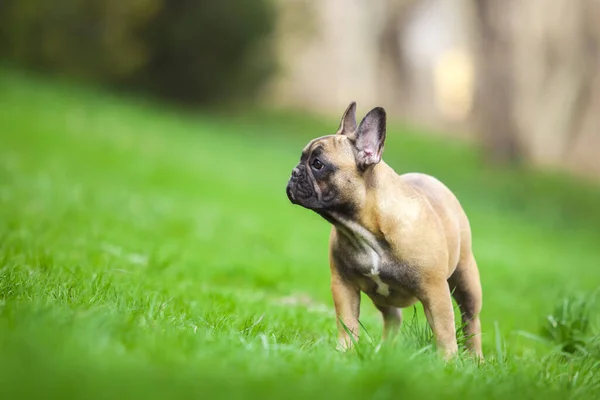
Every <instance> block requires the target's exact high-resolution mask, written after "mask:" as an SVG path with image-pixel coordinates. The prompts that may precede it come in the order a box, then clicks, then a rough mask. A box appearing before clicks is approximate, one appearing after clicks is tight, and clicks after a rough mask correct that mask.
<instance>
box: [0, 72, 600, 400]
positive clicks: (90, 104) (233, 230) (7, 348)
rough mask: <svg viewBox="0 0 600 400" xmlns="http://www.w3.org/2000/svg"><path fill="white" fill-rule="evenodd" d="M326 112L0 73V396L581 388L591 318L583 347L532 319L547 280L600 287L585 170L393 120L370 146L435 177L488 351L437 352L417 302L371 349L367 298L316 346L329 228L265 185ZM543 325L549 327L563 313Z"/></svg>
mask: <svg viewBox="0 0 600 400" xmlns="http://www.w3.org/2000/svg"><path fill="white" fill-rule="evenodd" d="M340 111H343V110H340ZM366 111H367V110H364V109H362V108H361V105H360V104H359V113H360V112H362V113H364V112H366ZM336 127H337V120H336V119H329V120H327V119H318V118H316V117H310V116H306V115H302V114H293V113H292V114H287V113H273V112H269V113H267V112H259V111H254V112H252V113H247V114H245V115H236V116H231V115H227V114H217V113H213V114H208V113H207V114H199V115H192V114H191V113H189V112H188V113H184V112H176V111H173V109H168V108H167V107H166V106H161V105H159V104H153V103H143V102H140V101H135V100H126V99H123V98H119V97H116V96H113V95H108V94H106V93H104V92H100V91H94V90H91V89H78V88H76V87H72V86H67V85H65V84H59V83H52V82H49V81H43V80H42V81H39V80H35V79H33V78H30V77H29V78H28V77H24V76H22V75H21V74H16V73H15V72H11V71H6V70H3V71H0V368H1V373H0V393H2V394H0V397H1V398H5V399H9V398H17V397H22V398H31V397H32V396H34V395H35V396H38V397H43V398H71V397H80V398H86V399H90V398H113V397H115V396H119V397H123V398H134V397H135V398H137V397H139V398H151V397H152V398H154V397H161V398H175V397H182V398H183V397H190V398H191V397H194V398H216V397H219V398H232V397H254V396H257V397H262V398H287V397H290V398H292V397H293V398H299V397H317V398H332V399H333V398H377V399H380V398H403V399H406V398H438V397H440V396H446V398H462V399H467V398H477V399H480V398H486V399H488V398H498V399H506V398H509V397H510V398H568V397H577V396H584V397H586V398H597V397H595V396H598V395H599V394H600V389H599V385H600V376H598V375H600V374H598V373H596V375H594V373H595V371H597V370H599V369H600V367H599V366H598V364H595V363H598V362H599V360H600V345H598V343H597V342H593V341H590V342H585V340H587V339H589V338H592V337H593V335H594V334H599V333H600V330H598V328H597V325H596V326H594V325H592V327H590V328H589V329H587V330H586V328H585V327H581V329H580V330H581V334H580V335H581V337H582V338H583V339H582V340H583V341H582V342H581V343H582V345H583V346H585V348H586V351H588V353H589V354H588V355H584V354H583V353H582V352H581V353H577V354H575V355H574V356H570V357H566V358H561V357H560V356H559V355H558V353H557V351H556V349H555V348H553V347H551V346H550V345H547V344H544V343H542V342H541V341H540V340H539V339H537V338H536V337H532V336H531V335H540V334H541V333H542V329H543V327H544V326H546V325H547V324H548V320H547V316H548V315H549V314H553V315H555V316H556V315H558V314H560V307H559V311H555V306H556V305H557V304H562V303H561V302H562V301H563V299H564V298H565V296H570V295H579V294H583V295H588V294H590V293H592V292H593V291H594V290H596V289H597V288H598V287H599V286H600V267H599V266H600V193H599V190H598V188H593V187H585V186H583V185H577V184H574V183H568V182H567V181H565V180H564V179H561V178H552V177H544V176H540V175H539V174H538V175H537V176H536V174H533V173H525V172H517V171H514V172H511V171H506V170H505V171H501V170H492V169H491V168H489V167H486V165H485V164H484V163H482V162H481V160H480V159H479V157H478V156H477V153H475V152H474V151H473V150H472V149H471V148H469V147H468V146H467V145H464V144H458V143H452V142H448V141H445V140H443V139H435V138H434V136H430V135H421V134H419V131H418V130H415V129H408V128H405V127H404V128H403V127H401V126H398V125H396V126H391V127H390V128H389V133H388V142H387V145H386V150H385V154H384V158H385V159H386V160H387V162H388V163H389V164H390V165H392V166H393V167H394V168H395V169H396V170H397V171H398V172H405V171H421V172H426V173H431V174H434V175H435V176H437V177H438V178H440V179H441V180H443V181H444V182H445V183H446V184H447V185H448V186H450V187H451V188H452V189H453V190H454V191H455V193H456V194H457V196H458V197H459V199H460V200H461V202H462V203H463V205H464V207H465V209H466V211H467V213H468V214H469V216H470V219H471V223H472V227H473V231H474V248H475V254H476V256H477V258H478V262H479V266H480V270H481V276H482V281H483V290H484V310H483V313H482V322H483V331H484V337H483V341H484V351H485V354H486V356H487V363H486V364H485V365H483V366H477V365H475V364H473V363H471V362H469V361H468V360H462V361H460V362H458V363H457V364H456V365H444V364H443V363H442V362H441V361H439V360H438V359H437V358H436V357H435V354H434V353H433V351H432V349H431V348H430V347H427V345H428V344H429V342H428V332H427V330H426V329H425V325H424V323H425V321H424V318H423V317H422V313H421V309H420V306H418V307H417V313H416V314H414V310H413V309H408V310H405V321H406V324H405V331H404V332H403V334H402V335H401V337H400V338H399V339H398V343H397V346H395V347H394V348H386V347H384V348H382V349H381V350H380V351H376V345H377V342H378V340H379V337H380V330H381V322H380V319H379V316H378V314H377V313H376V311H375V309H374V307H373V306H372V305H371V304H370V302H369V301H368V299H366V298H364V301H363V306H362V322H363V324H364V325H365V327H366V328H367V330H368V333H369V335H366V336H365V337H364V340H363V342H362V345H361V346H360V348H359V351H358V352H357V353H355V354H340V353H338V352H336V351H335V350H334V347H335V344H334V340H335V319H334V316H333V309H332V303H331V300H330V294H329V275H328V274H329V269H328V265H327V238H328V234H329V226H328V225H327V223H326V222H325V221H323V220H321V219H320V218H318V217H317V216H315V215H312V214H311V213H309V212H307V211H306V210H303V209H301V208H299V207H294V206H292V205H291V204H289V202H288V200H287V198H286V196H285V184H286V182H287V179H288V177H289V174H290V171H291V168H292V167H293V166H294V165H295V163H296V162H297V160H298V158H299V156H300V151H301V149H302V147H303V146H304V144H305V143H306V142H307V141H308V140H309V139H310V138H312V137H315V136H318V135H322V134H326V133H331V132H333V131H334V130H335V128H336ZM585 301H586V304H589V305H591V307H592V309H591V315H592V317H591V318H592V321H591V322H592V323H595V322H597V320H594V319H593V318H594V316H595V315H597V312H598V310H599V308H598V307H595V306H594V305H593V304H592V303H589V302H588V300H585ZM568 304H569V305H570V306H571V307H572V308H574V309H575V310H574V311H577V310H578V309H579V308H577V305H573V303H568ZM414 318H416V322H415V320H414ZM565 319H566V320H565V322H566V323H570V322H585V315H579V316H574V314H573V310H571V311H568V312H567V314H566V317H565ZM560 329H562V330H563V331H564V332H566V333H564V335H563V337H561V338H559V339H557V340H556V341H555V342H553V343H552V344H553V345H557V344H558V345H560V344H564V342H565V341H569V340H571V339H572V338H571V336H572V335H576V334H577V332H578V330H577V326H563V327H562V328H561V326H560V324H559V325H557V328H556V329H555V331H554V332H555V333H556V332H558V330H560ZM561 332H562V331H561ZM569 335H571V336H569ZM578 398H580V397H578Z"/></svg>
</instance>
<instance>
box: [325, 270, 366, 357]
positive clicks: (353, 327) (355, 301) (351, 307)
mask: <svg viewBox="0 0 600 400" xmlns="http://www.w3.org/2000/svg"><path fill="white" fill-rule="evenodd" d="M331 294H332V295H333V304H334V307H335V314H336V319H337V328H338V345H337V349H338V350H341V351H345V350H348V349H350V348H351V347H352V344H353V341H358V337H359V323H358V318H359V316H360V290H359V289H358V288H357V287H355V286H354V285H352V284H351V283H350V282H348V281H346V280H344V279H342V278H341V277H340V276H339V274H338V273H337V272H336V269H335V268H332V273H331Z"/></svg>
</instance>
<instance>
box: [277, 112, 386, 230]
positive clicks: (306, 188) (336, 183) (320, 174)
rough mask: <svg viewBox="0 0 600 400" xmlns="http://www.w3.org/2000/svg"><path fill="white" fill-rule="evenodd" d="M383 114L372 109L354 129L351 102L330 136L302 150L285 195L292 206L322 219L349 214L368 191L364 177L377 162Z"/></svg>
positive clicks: (378, 159) (381, 136)
mask: <svg viewBox="0 0 600 400" xmlns="http://www.w3.org/2000/svg"><path fill="white" fill-rule="evenodd" d="M385 134H386V112H385V110H384V109H383V108H381V107H376V108H374V109H372V110H371V111H369V113H368V114H367V115H366V116H365V117H364V118H363V119H362V121H361V122H360V124H359V125H358V126H357V125H356V103H355V102H352V103H350V105H349V106H348V108H347V109H346V111H345V112H344V115H343V116H342V119H341V122H340V126H339V128H338V130H337V132H336V133H335V134H333V135H327V136H322V137H319V138H316V139H313V140H311V141H310V142H309V143H308V145H306V147H305V148H304V149H303V150H302V156H301V157H300V162H299V163H298V165H297V166H296V167H295V168H294V169H293V171H292V176H291V178H290V180H289V182H288V184H287V188H286V192H287V196H288V198H289V200H290V201H291V202H292V203H293V204H298V205H300V206H302V207H305V208H307V209H310V210H313V211H315V212H317V213H318V214H320V215H322V216H324V217H325V218H326V219H329V218H328V215H329V214H330V213H331V212H337V213H344V214H349V213H353V211H354V210H355V209H356V207H357V205H359V204H361V201H362V200H363V199H364V198H365V195H366V191H367V190H368V187H367V184H366V181H365V176H366V175H367V174H368V172H369V171H370V169H371V168H373V167H374V166H375V165H376V164H378V163H379V162H380V161H381V155H382V152H383V147H384V142H385Z"/></svg>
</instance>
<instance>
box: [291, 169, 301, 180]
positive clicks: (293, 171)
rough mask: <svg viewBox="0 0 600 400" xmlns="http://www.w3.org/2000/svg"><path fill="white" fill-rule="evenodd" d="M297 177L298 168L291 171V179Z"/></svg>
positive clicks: (298, 173)
mask: <svg viewBox="0 0 600 400" xmlns="http://www.w3.org/2000/svg"><path fill="white" fill-rule="evenodd" d="M298 175H300V170H299V169H298V167H296V168H294V169H293V170H292V177H293V178H297V177H298Z"/></svg>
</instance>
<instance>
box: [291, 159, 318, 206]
mask: <svg viewBox="0 0 600 400" xmlns="http://www.w3.org/2000/svg"><path fill="white" fill-rule="evenodd" d="M306 175H307V174H306V170H305V168H304V167H303V166H298V167H296V168H294V169H293V170H292V176H291V177H290V180H289V182H288V184H287V187H286V189H285V192H286V194H287V196H288V199H289V200H290V202H292V203H293V204H300V205H302V204H304V203H306V201H308V200H310V199H311V197H314V194H315V191H314V189H313V185H312V184H311V183H310V180H309V179H308V177H307V176H306Z"/></svg>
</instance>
